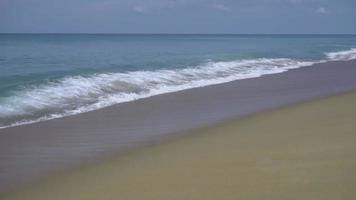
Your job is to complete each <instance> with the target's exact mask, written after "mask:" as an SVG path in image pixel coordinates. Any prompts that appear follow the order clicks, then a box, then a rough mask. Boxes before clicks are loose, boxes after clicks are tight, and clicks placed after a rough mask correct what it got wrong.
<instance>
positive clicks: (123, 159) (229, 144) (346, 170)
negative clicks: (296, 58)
mask: <svg viewBox="0 0 356 200" xmlns="http://www.w3.org/2000/svg"><path fill="white" fill-rule="evenodd" d="M355 100H356V91H353V92H348V93H345V94H341V95H336V96H333V97H328V98H323V99H319V100H315V101H310V102H306V103H302V104H298V105H293V106H288V107H284V108H278V109H275V110H272V111H266V112H261V113H258V114H255V115H251V116H248V117H245V118H242V119H231V120H227V121H224V122H220V123H218V124H215V125H212V126H209V127H203V128H198V129H194V130H188V131H186V132H184V136H183V137H180V138H177V139H174V140H168V141H166V142H163V143H159V144H155V145H149V146H145V147H142V148H138V149H135V150H133V151H130V152H128V153H127V154H125V155H114V156H112V157H110V158H109V159H107V160H105V161H103V162H100V163H97V164H94V165H87V166H83V167H80V168H78V169H74V170H72V171H69V172H66V173H61V174H57V175H54V176H52V177H49V178H48V179H43V180H42V181H39V182H37V183H35V184H33V185H29V186H28V187H25V188H23V189H20V190H18V191H14V192H10V193H4V194H3V195H1V194H0V197H1V198H2V199H4V200H20V199H29V200H32V199H33V200H42V199H43V200H46V199H67V200H71V199H73V200H81V199H83V200H84V199H86V200H88V199H117V198H123V199H143V198H144V199H152V200H153V199H155V200H159V199H172V198H173V199H184V198H185V199H186V198H188V199H240V198H243V199H261V198H263V199H300V198H303V199H323V200H325V199H353V198H355V197H356V192H355V191H354V190H353V188H354V186H355V184H356V173H355V172H354V167H355V166H356V159H355V157H354V156H353V152H355V150H356V146H355V141H356V140H355V139H356V136H355V134H354V133H353V130H354V128H355V126H356V125H355V123H354V122H355V116H356V109H355V108H356V107H355V106H354V103H355Z"/></svg>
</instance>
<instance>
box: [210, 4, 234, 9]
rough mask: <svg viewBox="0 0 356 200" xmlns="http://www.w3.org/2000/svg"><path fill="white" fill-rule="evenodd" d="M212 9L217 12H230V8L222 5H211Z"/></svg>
mask: <svg viewBox="0 0 356 200" xmlns="http://www.w3.org/2000/svg"><path fill="white" fill-rule="evenodd" d="M212 7H213V8H215V9H217V10H221V11H231V8H229V7H227V6H225V5H223V4H213V5H212Z"/></svg>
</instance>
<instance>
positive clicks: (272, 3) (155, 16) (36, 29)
mask: <svg viewBox="0 0 356 200" xmlns="http://www.w3.org/2000/svg"><path fill="white" fill-rule="evenodd" d="M0 32H2V33H254V34H263V33H272V34H285V33H297V34H299V33H302V34H303V33H311V34H314V33H323V34H327V33H332V34H333V33H336V34H339V33H341V34H342V33H347V34H356V0H0Z"/></svg>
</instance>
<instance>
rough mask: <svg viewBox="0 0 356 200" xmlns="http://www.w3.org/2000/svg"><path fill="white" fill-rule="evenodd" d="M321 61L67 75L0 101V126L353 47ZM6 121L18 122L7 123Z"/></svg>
mask: <svg viewBox="0 0 356 200" xmlns="http://www.w3.org/2000/svg"><path fill="white" fill-rule="evenodd" d="M326 57H327V60H319V61H315V62H311V61H298V60H293V59H288V58H278V59H267V58H261V59H253V60H237V61H228V62H225V61H224V62H223V61H221V62H212V61H211V62H207V63H204V64H202V65H199V66H195V67H187V68H184V69H174V70H168V69H167V70H164V69H162V70H156V71H134V72H127V73H103V74H94V75H91V76H87V77H85V76H70V77H66V78H63V79H60V80H57V81H54V82H48V83H46V84H43V85H37V86H31V87H28V88H25V89H23V90H20V91H17V92H16V93H15V94H14V95H13V96H10V97H6V98H2V99H0V120H8V123H4V124H0V128H5V127H9V126H17V125H21V124H28V123H34V122H39V121H44V120H49V119H54V118H59V117H64V116H69V115H74V114H78V113H83V112H88V111H91V110H96V109H100V108H104V107H107V106H111V105H114V104H117V103H122V102H128V101H133V100H136V99H141V98H146V97H150V96H154V95H158V94H163V93H169V92H175V91H180V90H185V89H189V88H196V87H202V86H207V85H213V84H219V83H225V82H229V81H234V80H239V79H247V78H254V77H259V76H262V75H266V74H274V73H281V72H285V71H287V70H289V69H292V68H299V67H303V66H309V65H312V64H314V63H316V62H325V61H330V60H350V59H356V49H351V50H348V51H339V52H331V53H327V54H326ZM9 119H10V120H9ZM12 119H20V120H15V122H13V121H14V120H12ZM11 120H12V121H11ZM0 122H1V121H0ZM1 126H2V127H1Z"/></svg>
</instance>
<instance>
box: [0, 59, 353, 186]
mask: <svg viewBox="0 0 356 200" xmlns="http://www.w3.org/2000/svg"><path fill="white" fill-rule="evenodd" d="M354 74H356V61H355V60H352V61H337V62H328V63H322V64H315V65H313V66H310V67H303V68H298V69H292V70H289V71H287V72H284V73H279V74H271V75H264V76H262V77H258V78H253V79H244V80H237V81H232V82H228V83H223V84H218V85H211V86H206V87H202V88H194V89H189V90H183V91H178V92H174V93H168V94H162V95H157V96H152V97H149V98H145V99H139V100H137V101H134V102H127V103H122V104H118V105H114V106H111V107H107V108H103V109H101V110H96V111H91V112H88V113H83V114H78V115H75V116H69V117H65V118H60V119H54V120H50V121H44V122H39V123H35V124H29V125H23V126H17V127H10V128H6V129H0V160H1V162H0V192H1V191H5V190H8V189H9V188H16V187H19V186H20V185H25V184H29V183H31V182H32V181H34V180H36V179H39V178H43V177H46V176H48V175H51V174H53V173H56V172H59V171H61V170H67V169H71V168H73V167H75V166H79V165H83V164H86V163H90V162H94V161H96V160H98V159H100V158H102V157H104V156H106V155H110V154H112V153H116V152H120V151H123V150H124V149H127V148H130V147H134V146H140V145H142V144H147V143H151V142H153V143H154V142H157V141H159V140H160V139H161V138H164V137H170V136H174V135H175V133H178V132H184V131H187V130H189V129H194V128H200V127H204V126H208V125H210V124H215V123H218V122H222V121H225V120H228V119H238V118H241V117H244V116H248V115H251V114H253V113H257V112H263V111H267V110H271V109H275V108H278V107H281V106H288V105H292V104H296V103H301V102H306V101H311V100H315V99H319V98H323V97H327V96H331V95H337V94H340V93H344V92H348V91H352V90H355V89H356V80H355V79H354V76H353V75H354ZM222 105H224V106H222ZM187 114H189V115H187ZM118 119H120V120H119V121H118Z"/></svg>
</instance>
